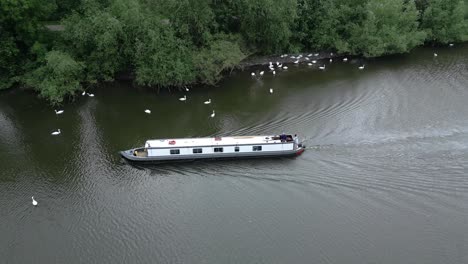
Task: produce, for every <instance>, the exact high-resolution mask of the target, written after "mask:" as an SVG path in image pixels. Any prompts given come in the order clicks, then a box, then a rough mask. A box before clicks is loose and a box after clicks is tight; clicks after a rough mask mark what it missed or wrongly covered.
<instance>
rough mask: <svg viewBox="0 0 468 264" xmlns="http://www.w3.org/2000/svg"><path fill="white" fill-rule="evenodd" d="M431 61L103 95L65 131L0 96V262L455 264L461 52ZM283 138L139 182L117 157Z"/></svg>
mask: <svg viewBox="0 0 468 264" xmlns="http://www.w3.org/2000/svg"><path fill="white" fill-rule="evenodd" d="M433 51H434V50H433V49H431V48H425V49H419V50H416V51H415V52H413V53H412V54H409V55H402V56H392V57H388V58H381V59H374V60H371V61H362V60H356V59H355V60H350V61H349V62H347V63H344V62H338V63H333V64H328V62H327V68H326V70H325V71H320V70H318V69H316V68H314V67H308V66H307V65H299V66H297V67H296V66H291V67H290V68H289V69H288V70H286V71H278V72H277V75H276V76H273V75H272V74H271V73H270V72H266V73H265V75H264V77H263V78H262V79H261V80H258V79H252V78H251V76H250V73H249V72H237V73H234V74H233V75H232V76H230V77H229V78H227V79H226V80H224V81H223V82H222V83H221V84H220V85H218V86H217V87H200V88H197V89H195V88H193V89H191V91H190V92H188V93H186V92H184V93H182V92H175V93H174V92H173V93H170V92H161V93H159V94H157V92H155V91H151V90H145V89H142V90H139V91H135V89H137V88H134V87H131V86H130V85H128V84H125V83H119V84H110V85H106V86H105V87H102V88H100V89H97V90H96V91H94V93H95V95H96V96H95V97H94V98H90V97H79V98H77V100H76V102H74V103H73V104H69V105H66V106H65V107H64V109H65V113H64V114H63V115H55V113H54V111H53V109H52V108H50V107H48V106H47V105H46V104H44V103H43V102H41V101H39V100H37V99H36V98H35V97H34V95H31V94H26V93H24V92H15V91H6V92H2V93H0V168H1V170H0V193H1V194H2V195H0V216H1V217H0V233H1V234H2V236H1V238H0V257H1V259H3V260H6V262H7V263H54V262H58V263H73V262H77V263H96V262H98V263H101V262H118V263H121V262H125V263H154V262H155V261H156V262H158V263H285V262H289V263H408V262H409V263H466V262H468V254H467V253H466V252H468V235H467V233H466V231H465V230H468V205H467V204H468V195H467V193H468V179H467V178H466V175H468V165H467V163H466V161H467V160H468V119H467V118H466V117H467V116H468V107H467V106H466V105H467V104H466V102H468V89H467V88H466V87H468V86H467V84H468V74H467V68H466V60H465V58H466V57H467V55H468V54H467V52H468V51H467V50H466V47H464V46H459V47H456V48H441V49H438V50H437V52H438V54H439V56H438V57H437V58H434V57H433V56H432V53H433ZM361 63H365V64H366V68H365V70H359V69H358V68H357V66H358V65H361ZM270 88H273V89H274V93H273V94H270V93H269V89H270ZM185 94H186V95H187V101H186V102H181V101H179V100H178V98H179V97H181V96H183V95H185ZM210 98H211V99H212V103H211V104H209V105H206V104H204V103H203V102H204V101H206V100H208V99H210ZM145 109H150V110H151V111H152V113H151V114H150V115H148V114H145V113H144V112H143V111H144V110H145ZM213 110H215V111H216V117H215V118H210V114H211V112H212V111H213ZM58 128H60V129H61V130H62V134H61V135H60V136H57V137H53V136H51V135H50V132H52V131H54V130H56V129H58ZM283 131H284V132H290V133H298V134H299V135H300V136H301V137H302V138H304V139H305V140H306V141H307V145H308V146H309V149H308V150H307V151H306V152H305V153H304V154H303V155H302V156H300V157H298V158H295V159H291V158H280V159H265V160H233V161H218V162H207V161H205V162H193V163H184V164H157V165H150V166H130V165H128V164H127V163H126V162H123V161H122V160H121V158H120V157H119V155H118V151H119V150H122V149H127V148H130V147H135V146H139V145H141V144H143V142H144V141H145V140H146V139H148V138H170V137H193V136H207V135H243V134H264V133H268V134H269V133H281V132H283ZM31 196H35V198H36V200H38V202H39V206H38V207H35V208H34V207H32V205H31V200H30V199H31V198H30V197H31ZM25 252H27V254H25Z"/></svg>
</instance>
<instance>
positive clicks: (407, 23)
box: [349, 0, 425, 57]
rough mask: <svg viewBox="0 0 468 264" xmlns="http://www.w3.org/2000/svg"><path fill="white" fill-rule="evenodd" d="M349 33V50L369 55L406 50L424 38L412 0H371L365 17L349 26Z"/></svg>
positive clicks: (421, 41)
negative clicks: (355, 24) (361, 21)
mask: <svg viewBox="0 0 468 264" xmlns="http://www.w3.org/2000/svg"><path fill="white" fill-rule="evenodd" d="M351 35H352V36H351V38H350V39H349V43H350V47H351V49H350V51H351V52H352V53H354V54H364V55H365V56H368V57H375V56H381V55H384V54H395V53H404V52H408V51H409V50H411V49H412V48H414V47H416V46H417V45H420V44H422V43H423V42H424V39H425V33H424V32H422V31H420V30H419V29H418V11H417V10H416V6H415V3H414V1H412V0H410V1H406V0H386V1H381V0H370V1H369V2H368V3H367V5H366V18H365V20H364V21H363V23H362V25H361V26H359V27H352V29H351Z"/></svg>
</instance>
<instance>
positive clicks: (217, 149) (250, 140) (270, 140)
mask: <svg viewBox="0 0 468 264" xmlns="http://www.w3.org/2000/svg"><path fill="white" fill-rule="evenodd" d="M304 150H305V146H304V145H303V144H302V142H300V141H299V138H298V137H297V136H296V135H294V136H292V135H286V134H281V135H266V136H233V137H206V138H177V139H154V140H147V141H146V143H145V145H144V147H139V148H133V149H129V150H125V151H121V152H120V154H121V155H122V157H123V158H125V159H127V160H129V161H134V162H168V161H192V160H202V159H236V158H262V157H279V156H298V155H300V154H302V152H304Z"/></svg>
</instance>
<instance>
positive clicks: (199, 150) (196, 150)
mask: <svg viewBox="0 0 468 264" xmlns="http://www.w3.org/2000/svg"><path fill="white" fill-rule="evenodd" d="M193 153H203V149H201V148H196V149H193Z"/></svg>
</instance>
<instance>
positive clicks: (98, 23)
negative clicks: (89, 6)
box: [62, 10, 124, 83]
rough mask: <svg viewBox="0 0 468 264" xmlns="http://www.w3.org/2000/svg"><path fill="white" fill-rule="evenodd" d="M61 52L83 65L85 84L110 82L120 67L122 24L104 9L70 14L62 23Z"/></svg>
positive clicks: (121, 66)
mask: <svg viewBox="0 0 468 264" xmlns="http://www.w3.org/2000/svg"><path fill="white" fill-rule="evenodd" d="M63 23H64V25H65V31H64V32H63V34H62V37H63V40H64V44H63V45H62V49H63V50H66V51H68V52H69V53H70V54H73V57H75V58H78V59H79V60H81V61H83V62H84V64H85V77H86V78H85V79H86V80H87V81H88V82H91V83H95V82H97V81H110V80H113V79H114V76H115V73H116V72H117V71H119V70H121V69H122V68H123V67H124V63H123V61H124V59H123V58H122V56H121V46H122V42H123V41H122V39H123V34H124V32H123V25H122V23H121V21H119V20H118V19H117V18H116V17H115V16H114V15H112V14H111V13H109V12H108V11H107V10H86V11H85V13H84V14H82V15H80V14H78V13H74V14H73V15H71V16H69V17H67V18H66V19H65V20H64V21H63Z"/></svg>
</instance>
